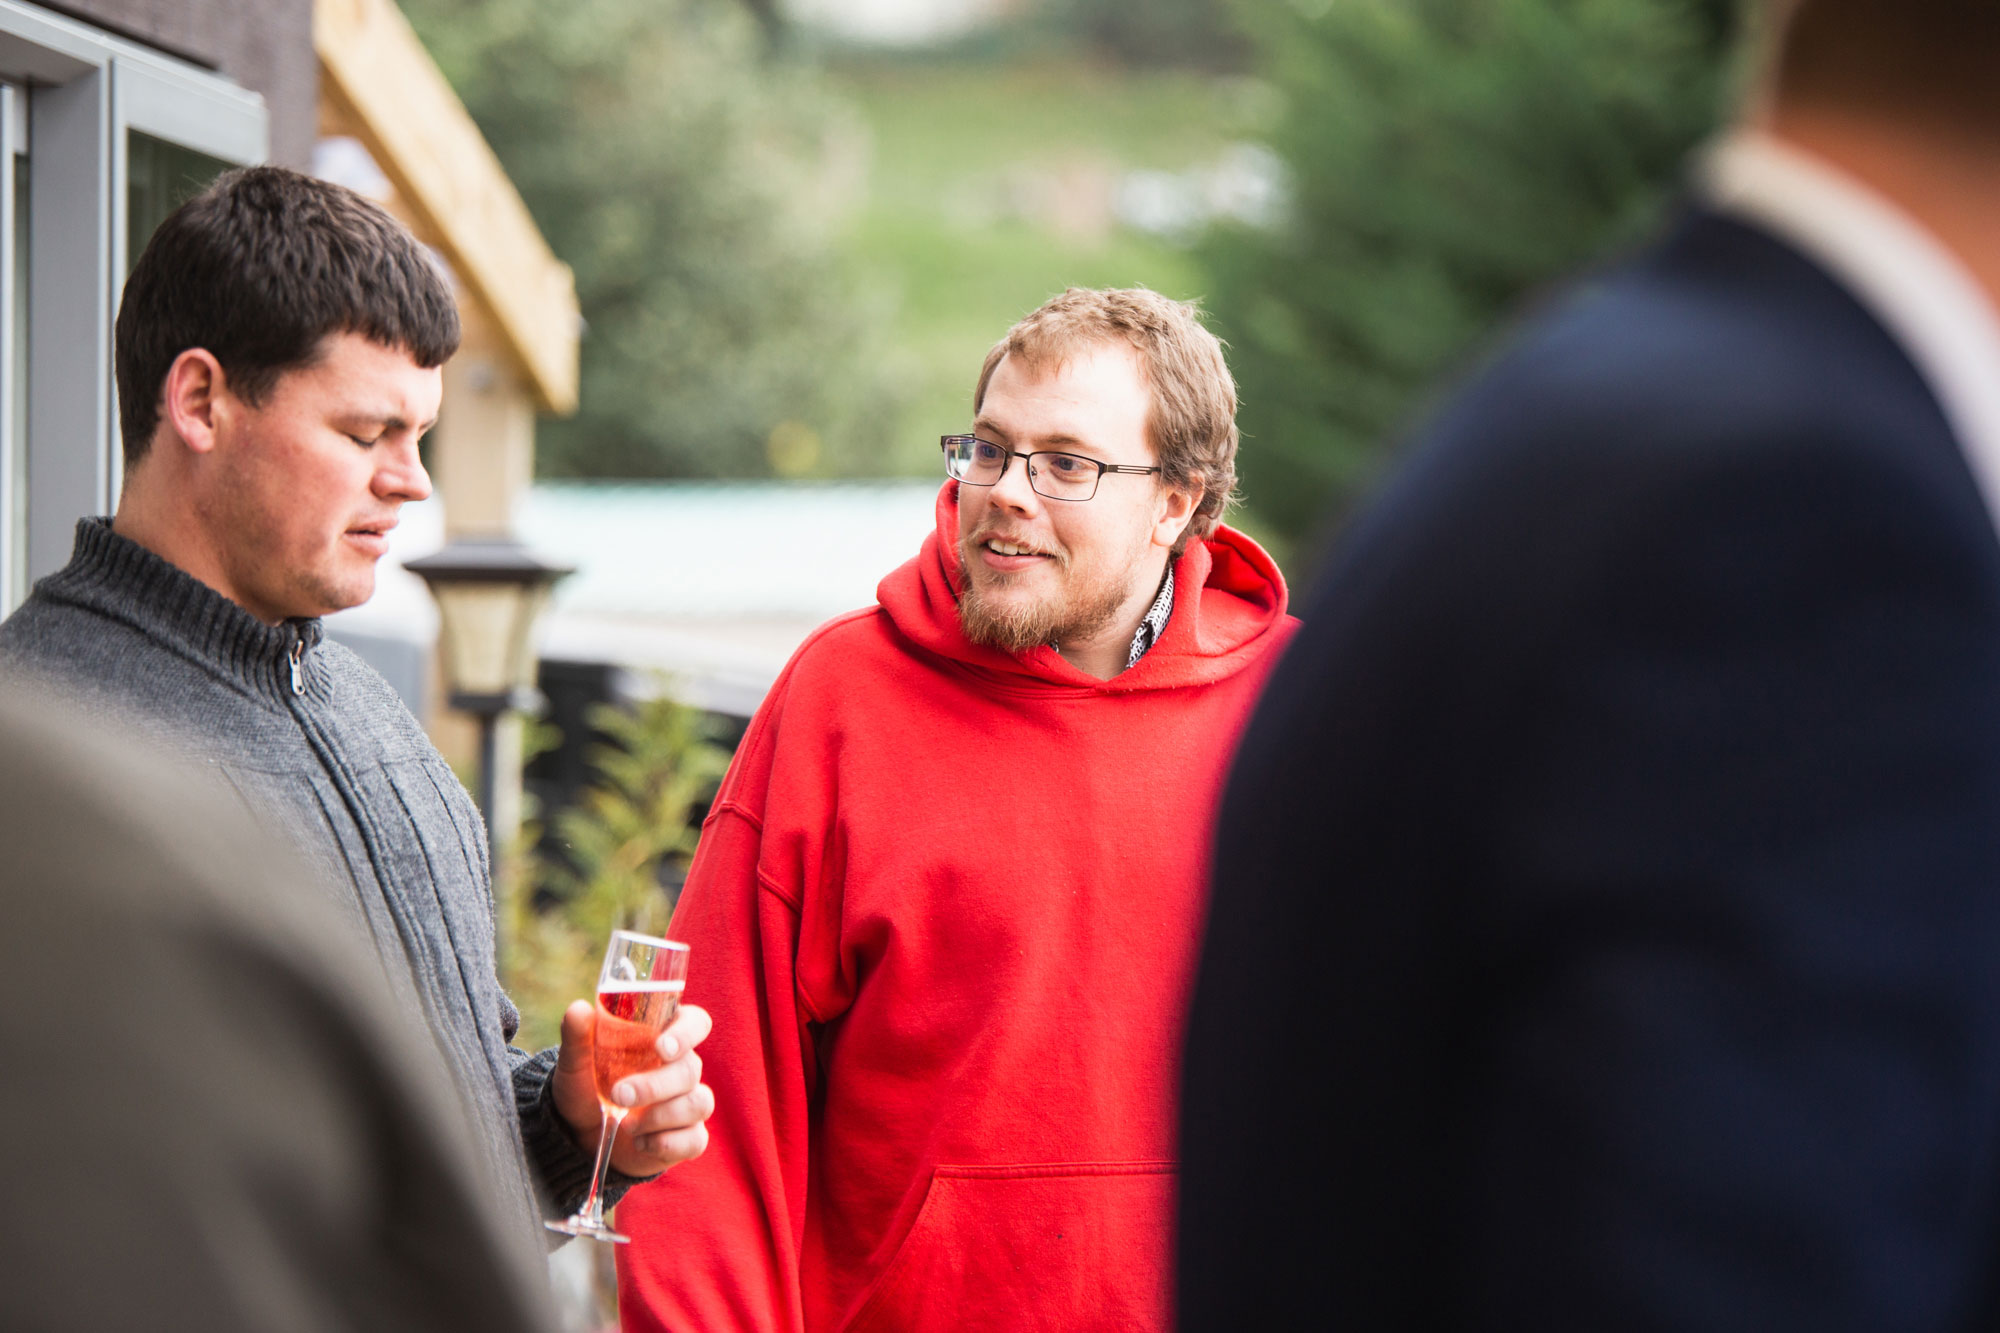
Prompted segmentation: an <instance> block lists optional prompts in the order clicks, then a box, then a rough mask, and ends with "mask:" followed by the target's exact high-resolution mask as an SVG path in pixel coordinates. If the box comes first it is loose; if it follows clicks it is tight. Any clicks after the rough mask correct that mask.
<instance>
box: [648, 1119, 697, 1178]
mask: <svg viewBox="0 0 2000 1333" xmlns="http://www.w3.org/2000/svg"><path fill="white" fill-rule="evenodd" d="M707 1148H708V1126H707V1125H691V1126H689V1127H688V1128H686V1129H670V1130H668V1131H666V1132H665V1133H662V1134H655V1135H652V1136H651V1137H650V1138H648V1139H645V1140H642V1144H641V1152H642V1154H643V1157H644V1160H645V1161H646V1162H648V1163H649V1164H650V1165H649V1167H648V1169H647V1170H646V1171H644V1172H638V1171H634V1172H630V1173H628V1174H631V1175H641V1174H643V1175H652V1174H654V1173H656V1172H660V1171H664V1170H666V1169H667V1168H668V1167H670V1166H675V1165H678V1164H679V1163H681V1162H687V1161H692V1160H693V1159H695V1158H697V1157H699V1156H701V1155H702V1153H703V1152H704V1151H706V1150H707Z"/></svg>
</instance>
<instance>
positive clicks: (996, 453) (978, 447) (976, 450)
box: [972, 441, 1000, 463]
mask: <svg viewBox="0 0 2000 1333" xmlns="http://www.w3.org/2000/svg"><path fill="white" fill-rule="evenodd" d="M972 456H973V457H974V458H977V459H978V460H979V461H980V462H982V463H997V462H999V461H1000V446H999V445H997V444H987V443H985V442H984V441H982V442H980V443H978V444H975V445H973V446H972Z"/></svg>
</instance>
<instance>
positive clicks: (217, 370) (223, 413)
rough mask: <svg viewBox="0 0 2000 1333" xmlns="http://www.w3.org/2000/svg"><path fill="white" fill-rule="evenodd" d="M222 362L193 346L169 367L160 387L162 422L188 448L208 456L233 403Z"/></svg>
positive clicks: (211, 354)
mask: <svg viewBox="0 0 2000 1333" xmlns="http://www.w3.org/2000/svg"><path fill="white" fill-rule="evenodd" d="M228 397H229V394H228V388H227V383H226V379H225V377H224V375H223V373H222V363H221V362H220V361H217V360H216V359H215V355H214V354H213V353H212V352H209V351H207V350H205V349H203V348H200V347H190V348H188V349H187V350H186V351H185V352H182V353H181V354H180V355H179V356H177V357H175V358H174V363H173V364H172V365H171V366H168V367H167V377H166V380H165V382H163V383H162V384H161V386H160V420H161V422H162V423H164V424H165V425H166V426H167V427H168V428H169V429H170V430H172V432H173V433H174V434H175V435H177V436H179V437H180V439H181V441H182V442H183V443H184V444H186V445H187V447H188V448H190V449H192V450H194V452H196V453H198V454H205V453H207V452H209V451H210V450H211V449H213V448H215V443H216V437H217V435H218V433H219V431H220V430H221V429H222V428H223V426H224V425H225V424H226V421H227V418H228V414H229V409H230V406H231V404H232V402H233V400H231V401H229V402H225V401H224V400H225V399H228Z"/></svg>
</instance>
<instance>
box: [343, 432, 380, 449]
mask: <svg viewBox="0 0 2000 1333" xmlns="http://www.w3.org/2000/svg"><path fill="white" fill-rule="evenodd" d="M347 438H348V439H350V440H352V441H354V442H355V443H356V444H358V445H360V446H361V447H362V448H363V449H373V448H374V447H375V446H376V445H378V444H380V443H381V442H382V437H381V436H380V435H377V436H376V437H375V438H374V439H372V440H369V439H364V438H362V437H361V436H359V435H356V434H355V433H354V432H352V431H349V432H348V433H347Z"/></svg>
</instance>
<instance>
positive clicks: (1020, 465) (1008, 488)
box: [989, 454, 1041, 513]
mask: <svg viewBox="0 0 2000 1333" xmlns="http://www.w3.org/2000/svg"><path fill="white" fill-rule="evenodd" d="M1028 467H1029V461H1028V460H1027V459H1025V458H1022V457H1021V456H1020V455H1018V454H1016V455H1014V456H1013V457H1011V458H1009V459H1008V460H1007V468H1006V470H1005V471H1004V472H1002V473H1001V474H1000V479H999V480H998V481H996V482H994V483H993V485H992V486H991V487H990V488H989V489H990V490H991V493H992V496H993V503H995V504H1000V505H1005V506H1007V508H1009V509H1014V510H1018V511H1020V512H1022V513H1032V512H1033V511H1034V509H1035V507H1036V505H1037V504H1038V503H1039V501H1040V499H1041V497H1040V496H1039V495H1037V494H1036V493H1035V487H1034V483H1033V481H1032V480H1031V479H1030V477H1029V475H1028Z"/></svg>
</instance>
